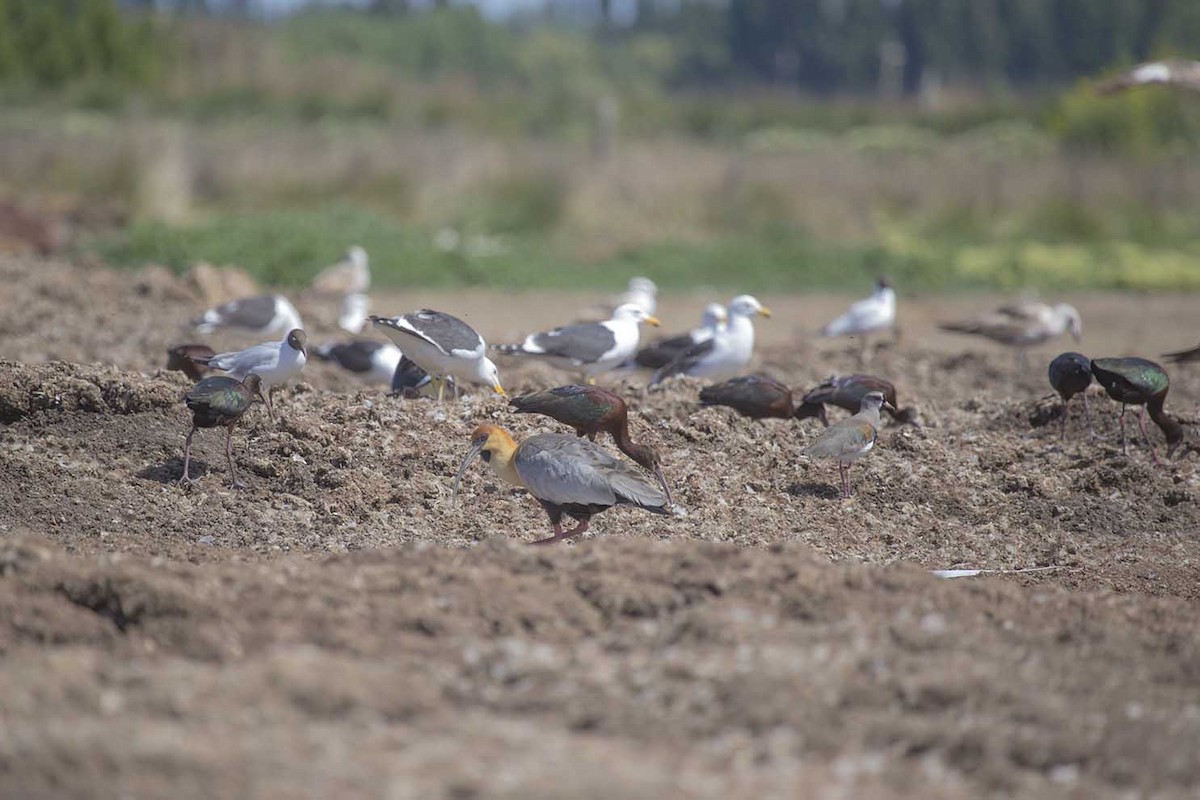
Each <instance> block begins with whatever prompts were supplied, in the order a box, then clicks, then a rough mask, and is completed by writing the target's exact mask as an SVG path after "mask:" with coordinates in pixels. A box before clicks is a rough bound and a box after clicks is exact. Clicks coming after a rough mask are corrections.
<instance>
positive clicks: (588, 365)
mask: <svg viewBox="0 0 1200 800" xmlns="http://www.w3.org/2000/svg"><path fill="white" fill-rule="evenodd" d="M643 322H645V323H646V324H648V325H656V326H657V325H658V324H659V323H658V320H657V319H656V318H654V317H652V316H650V314H648V313H646V311H644V310H643V309H641V308H640V307H638V306H636V305H634V304H633V303H626V304H625V305H622V306H617V309H616V310H615V311H613V314H612V319H609V320H605V321H604V322H581V323H579V324H577V325H565V326H563V327H561V328H554V329H553V330H549V331H545V332H544V333H531V334H529V336H526V337H525V341H523V342H521V344H501V345H494V346H493V349H495V350H496V351H498V352H500V353H504V354H506V355H514V356H533V357H536V358H541V359H543V360H545V361H549V362H550V363H551V364H553V365H554V366H556V367H559V368H561V369H572V370H579V371H580V372H581V373H582V375H583V378H584V380H585V381H586V382H587V383H594V382H595V380H596V376H597V375H601V374H603V373H605V372H607V371H609V370H611V369H613V368H614V367H617V366H620V365H621V364H622V363H624V362H625V361H627V360H628V359H629V358H631V357H632V356H633V354H634V353H635V352H636V351H637V346H638V337H639V335H640V330H639V326H640V325H641V324H642V323H643Z"/></svg>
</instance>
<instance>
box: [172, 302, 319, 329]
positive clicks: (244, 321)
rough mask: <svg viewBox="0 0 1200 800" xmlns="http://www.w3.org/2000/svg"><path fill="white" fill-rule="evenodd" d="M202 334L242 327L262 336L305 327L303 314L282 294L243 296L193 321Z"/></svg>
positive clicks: (193, 324) (192, 323)
mask: <svg viewBox="0 0 1200 800" xmlns="http://www.w3.org/2000/svg"><path fill="white" fill-rule="evenodd" d="M191 325H192V327H194V328H195V329H196V330H197V331H199V332H200V333H212V332H213V331H215V330H217V329H218V328H240V329H242V330H245V331H250V332H251V333H255V334H258V335H260V336H270V335H271V334H276V333H282V332H284V331H290V330H292V329H294V328H303V327H304V324H303V323H302V322H301V321H300V312H299V311H297V310H296V307H295V306H294V305H292V303H291V301H290V300H288V299H287V298H286V297H284V296H283V295H281V294H265V295H260V296H258V297H243V298H242V299H240V300H230V301H229V302H228V303H222V304H221V305H219V306H215V307H213V308H210V309H209V310H208V311H205V312H204V313H203V314H201V315H200V316H199V317H196V318H195V319H193V320H192V321H191Z"/></svg>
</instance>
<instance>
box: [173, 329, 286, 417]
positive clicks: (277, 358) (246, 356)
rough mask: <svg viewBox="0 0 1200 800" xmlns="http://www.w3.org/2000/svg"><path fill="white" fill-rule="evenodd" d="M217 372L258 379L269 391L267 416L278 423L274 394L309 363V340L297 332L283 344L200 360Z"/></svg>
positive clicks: (265, 345) (258, 345)
mask: <svg viewBox="0 0 1200 800" xmlns="http://www.w3.org/2000/svg"><path fill="white" fill-rule="evenodd" d="M196 360H197V361H199V362H200V363H201V364H205V365H207V366H209V367H212V368H213V369H219V370H222V371H223V372H227V373H229V377H231V378H236V379H237V380H244V379H245V378H246V377H247V376H249V375H257V376H258V377H259V378H260V379H261V380H262V385H263V387H264V388H265V389H266V390H267V391H266V396H265V397H266V402H267V414H268V415H269V416H270V417H271V421H272V422H274V421H275V407H274V405H273V404H272V403H271V392H272V390H273V389H274V388H275V387H276V386H278V385H279V384H281V383H284V382H285V381H287V380H288V379H290V378H292V377H293V376H295V375H299V374H300V370H302V369H304V364H305V362H307V361H308V337H307V336H305V334H304V331H302V330H300V329H299V328H296V329H295V330H293V331H290V332H289V333H288V335H287V336H285V337H284V338H283V341H281V342H263V343H262V344H256V345H254V346H253V347H247V348H246V349H245V350H238V351H236V352H232V353H218V354H217V355H215V356H213V357H212V358H205V359H196Z"/></svg>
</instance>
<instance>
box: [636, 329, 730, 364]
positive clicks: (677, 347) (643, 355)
mask: <svg viewBox="0 0 1200 800" xmlns="http://www.w3.org/2000/svg"><path fill="white" fill-rule="evenodd" d="M704 333H705V334H707V335H708V338H712V334H711V332H710V331H707V330H705V331H704ZM698 341H704V339H698V338H696V334H695V332H692V333H684V334H680V335H679V336H672V337H670V338H667V339H659V340H658V341H657V342H652V343H650V344H648V345H646V346H645V347H643V348H642V349H641V350H638V351H637V355H635V356H634V357H633V360H634V362H635V363H636V364H637V365H638V366H639V367H645V368H647V369H658V368H659V367H665V366H666V365H667V364H670V363H671V361H673V360H674V359H675V357H676V356H678V355H679V354H680V353H682V352H683V351H684V350H687V349H688V348H689V347H691V346H692V345H693V344H695V343H696V342H698Z"/></svg>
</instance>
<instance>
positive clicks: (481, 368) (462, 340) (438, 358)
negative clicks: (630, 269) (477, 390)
mask: <svg viewBox="0 0 1200 800" xmlns="http://www.w3.org/2000/svg"><path fill="white" fill-rule="evenodd" d="M370 320H371V322H373V323H375V325H376V326H378V327H379V328H382V329H383V332H384V333H386V334H387V335H388V337H389V338H391V340H392V341H393V342H395V343H396V344H397V345H398V346H399V347H400V349H401V350H402V351H403V352H404V354H405V355H406V356H408V358H409V359H410V360H411V361H412V362H413V363H415V364H416V365H417V366H419V367H420V368H421V369H423V370H425V371H426V372H428V373H429V374H430V376H431V377H432V381H433V385H434V386H436V387H437V399H438V400H439V401H441V400H442V398H443V396H444V394H445V390H446V378H448V377H454V378H457V379H459V380H463V381H467V382H468V383H478V384H482V385H484V386H488V387H490V388H491V389H492V391H494V392H495V393H496V394H499V395H503V394H504V387H503V386H501V385H500V373H499V370H497V369H496V365H495V364H493V363H492V360H491V359H490V358H488V357H487V355H486V353H487V342H485V341H484V340H483V337H482V336H480V335H479V334H478V333H477V332H476V331H475V329H474V328H472V327H471V326H470V325H468V324H467V323H465V322H463V321H462V320H461V319H459V318H458V317H455V316H452V315H450V314H447V313H445V312H442V311H433V310H431V309H428V308H422V309H420V310H418V311H414V312H412V313H411V314H402V315H400V316H398V317H380V316H376V315H374V314H372V315H371V317H370Z"/></svg>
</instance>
